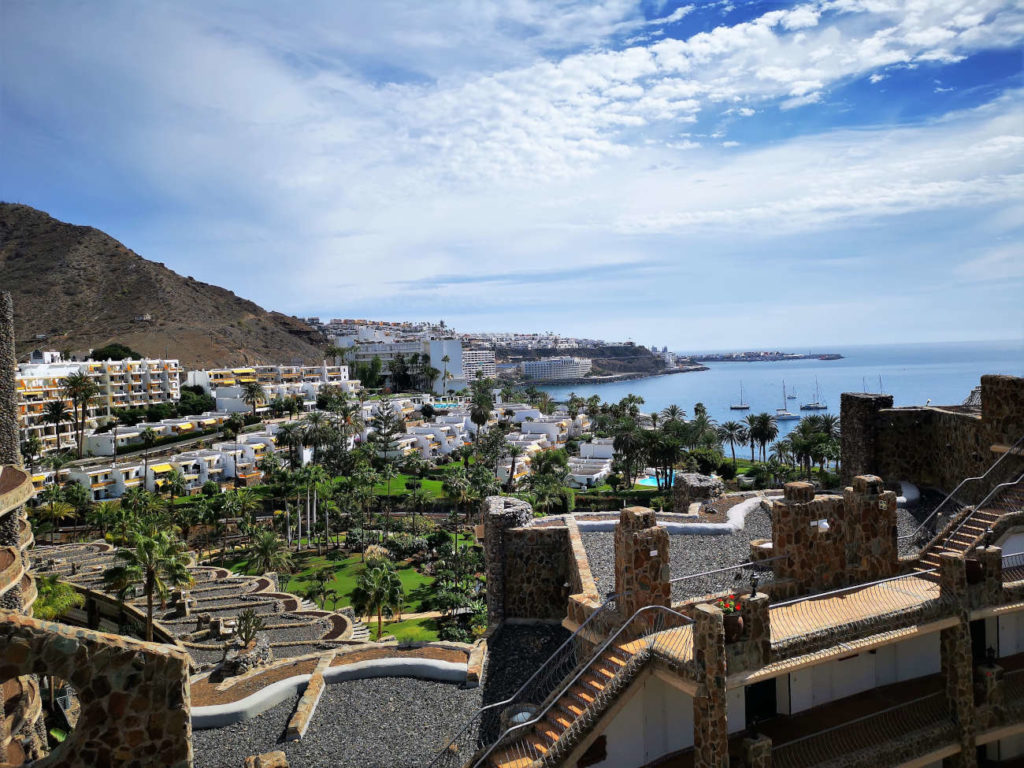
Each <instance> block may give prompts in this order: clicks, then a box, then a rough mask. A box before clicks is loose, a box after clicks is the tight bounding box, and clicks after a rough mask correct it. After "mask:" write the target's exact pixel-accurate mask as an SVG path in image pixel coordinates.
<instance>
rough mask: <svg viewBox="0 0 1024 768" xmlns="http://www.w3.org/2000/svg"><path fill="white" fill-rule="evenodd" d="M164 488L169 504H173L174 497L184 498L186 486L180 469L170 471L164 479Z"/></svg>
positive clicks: (186, 490)
mask: <svg viewBox="0 0 1024 768" xmlns="http://www.w3.org/2000/svg"><path fill="white" fill-rule="evenodd" d="M164 488H165V489H166V490H167V496H168V498H169V499H170V502H171V504H174V497H175V496H184V495H185V494H186V493H187V492H188V484H187V483H186V482H185V475H183V474H182V473H181V470H180V469H172V470H171V471H170V472H168V473H167V477H166V478H165V479H164Z"/></svg>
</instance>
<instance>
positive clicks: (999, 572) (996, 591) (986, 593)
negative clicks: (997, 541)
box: [967, 547, 1003, 609]
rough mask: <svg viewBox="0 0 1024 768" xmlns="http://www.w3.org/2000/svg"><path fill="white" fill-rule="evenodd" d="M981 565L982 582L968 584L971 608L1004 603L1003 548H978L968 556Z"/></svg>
mask: <svg viewBox="0 0 1024 768" xmlns="http://www.w3.org/2000/svg"><path fill="white" fill-rule="evenodd" d="M967 557H968V558H970V559H971V560H977V561H978V563H979V564H980V565H981V581H980V582H979V583H977V584H968V586H967V590H968V594H969V595H970V608H971V609H974V608H982V607H988V606H993V605H999V604H1000V603H1002V602H1003V548H1002V547H976V548H975V549H973V550H972V551H971V552H969V553H968V555H967Z"/></svg>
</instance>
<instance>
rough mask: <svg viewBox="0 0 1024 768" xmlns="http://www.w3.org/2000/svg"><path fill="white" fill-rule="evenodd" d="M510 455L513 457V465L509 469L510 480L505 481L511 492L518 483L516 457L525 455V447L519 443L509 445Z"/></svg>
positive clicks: (506, 487) (508, 490) (506, 488)
mask: <svg viewBox="0 0 1024 768" xmlns="http://www.w3.org/2000/svg"><path fill="white" fill-rule="evenodd" d="M508 455H509V458H511V459H512V466H510V467H509V470H508V482H507V483H505V490H506V491H507V492H509V493H511V492H512V488H513V486H514V485H515V483H516V459H518V458H519V457H520V456H522V455H523V449H522V447H521V446H518V445H510V446H509V447H508Z"/></svg>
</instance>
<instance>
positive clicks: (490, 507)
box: [483, 496, 533, 625]
mask: <svg viewBox="0 0 1024 768" xmlns="http://www.w3.org/2000/svg"><path fill="white" fill-rule="evenodd" d="M483 516H484V558H485V562H486V570H487V623H488V625H492V624H495V623H497V622H500V621H501V620H502V619H504V618H505V570H506V567H507V561H506V554H505V534H506V532H507V531H508V530H509V529H510V528H520V527H522V526H524V525H526V523H528V522H529V521H530V520H532V519H533V507H531V506H530V504H529V503H528V502H525V501H521V500H520V499H513V498H509V497H505V496H489V497H488V498H486V499H484V501H483Z"/></svg>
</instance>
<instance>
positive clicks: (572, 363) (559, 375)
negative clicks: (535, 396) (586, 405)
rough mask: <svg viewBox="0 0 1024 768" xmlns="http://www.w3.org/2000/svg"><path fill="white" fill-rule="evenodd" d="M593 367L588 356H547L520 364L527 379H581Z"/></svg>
mask: <svg viewBox="0 0 1024 768" xmlns="http://www.w3.org/2000/svg"><path fill="white" fill-rule="evenodd" d="M592 367H593V365H592V363H591V361H590V360H589V359H588V358H586V357H545V358H541V359H540V360H524V361H523V362H522V363H520V364H519V369H520V370H521V371H522V374H523V377H524V378H527V379H579V378H582V377H583V376H586V375H587V374H588V373H590V370H591V368H592Z"/></svg>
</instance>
